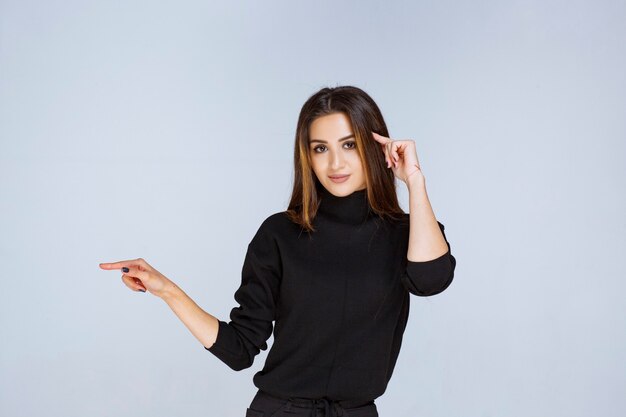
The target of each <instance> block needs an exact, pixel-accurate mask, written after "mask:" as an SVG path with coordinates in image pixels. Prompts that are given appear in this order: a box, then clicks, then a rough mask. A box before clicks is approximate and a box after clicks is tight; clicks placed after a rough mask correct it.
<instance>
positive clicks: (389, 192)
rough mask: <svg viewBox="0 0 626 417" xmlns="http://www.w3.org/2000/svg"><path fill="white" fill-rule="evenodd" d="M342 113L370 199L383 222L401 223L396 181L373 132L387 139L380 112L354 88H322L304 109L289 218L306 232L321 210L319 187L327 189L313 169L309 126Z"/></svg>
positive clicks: (301, 117) (299, 122)
mask: <svg viewBox="0 0 626 417" xmlns="http://www.w3.org/2000/svg"><path fill="white" fill-rule="evenodd" d="M339 112H343V113H345V114H346V116H347V117H348V119H349V120H350V124H351V126H352V131H353V133H354V136H355V140H356V149H357V151H358V152H359V156H360V158H361V161H362V165H363V170H364V173H365V183H366V186H367V198H368V201H369V204H370V206H371V207H372V210H373V211H374V213H376V214H377V215H378V216H380V217H383V218H384V217H387V218H389V219H392V220H400V219H402V218H403V215H404V214H405V213H404V211H403V210H402V208H401V207H400V205H399V204H398V196H397V194H396V185H395V175H394V174H393V172H392V171H391V169H389V168H387V164H386V162H385V156H384V155H385V154H384V152H383V151H382V149H381V145H380V143H378V142H377V141H376V140H375V139H374V138H373V137H372V133H371V132H376V133H378V134H379V135H383V136H386V137H389V132H388V131H387V125H386V124H385V120H384V119H383V115H382V113H381V112H380V109H379V108H378V106H377V105H376V103H375V102H374V100H372V98H371V97H370V96H369V95H368V94H367V93H366V92H365V91H363V90H361V89H360V88H357V87H353V86H349V85H346V86H337V87H333V88H331V87H324V88H322V89H321V90H319V91H318V92H316V93H315V94H313V95H312V96H311V97H309V99H308V100H307V101H306V102H305V103H304V105H303V106H302V109H301V110H300V116H299V117H298V124H297V126H296V140H295V149H294V182H293V191H292V193H291V200H290V202H289V206H288V208H287V211H286V212H287V215H288V216H289V218H290V219H291V220H292V221H293V222H294V223H297V224H299V225H300V226H302V227H303V228H304V229H305V230H307V231H315V229H314V228H313V225H312V222H313V219H314V218H315V215H316V214H317V208H318V206H319V197H318V187H323V185H322V184H321V183H320V182H319V180H318V179H317V176H316V175H315V173H314V172H313V169H312V167H311V155H310V147H309V126H310V125H311V122H313V120H315V119H316V118H318V117H320V116H325V115H329V114H333V113H339Z"/></svg>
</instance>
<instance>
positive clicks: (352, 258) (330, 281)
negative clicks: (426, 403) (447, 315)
mask: <svg viewBox="0 0 626 417" xmlns="http://www.w3.org/2000/svg"><path fill="white" fill-rule="evenodd" d="M320 193H321V202H320V207H319V209H318V212H317V216H316V217H315V219H314V222H313V225H314V227H315V228H316V231H315V232H312V233H307V232H306V231H303V230H302V229H301V227H300V226H299V225H297V224H295V223H293V222H291V221H290V220H289V218H288V217H287V215H286V213H285V212H279V213H275V214H272V215H271V216H269V217H268V218H267V219H265V221H263V223H262V224H261V226H260V227H259V229H258V231H257V232H256V234H255V235H254V237H253V238H252V241H251V242H250V244H249V245H248V250H247V253H246V257H245V260H244V264H243V269H242V280H241V285H240V287H239V288H238V289H237V291H236V292H235V300H236V301H237V302H238V303H239V306H238V307H235V308H233V309H232V310H231V313H230V319H231V321H230V322H228V323H227V322H225V321H222V320H219V330H218V334H217V340H216V341H215V343H214V344H213V346H211V347H210V348H206V347H205V349H207V350H208V351H209V352H211V353H213V354H214V355H215V356H217V357H218V358H219V359H220V360H222V361H223V362H224V363H226V364H227V365H228V366H229V367H231V368H232V369H234V370H237V371H238V370H241V369H245V368H248V367H250V366H251V365H252V362H253V360H254V358H255V356H256V355H257V354H258V353H259V352H260V350H261V349H263V350H265V349H267V343H266V342H267V340H268V339H269V337H270V336H271V334H272V327H274V329H273V330H274V343H273V345H272V347H271V349H270V351H269V353H268V356H267V359H266V362H265V366H264V367H263V369H262V370H261V371H259V372H257V373H256V374H255V375H254V378H253V382H254V385H255V386H256V387H257V388H260V389H262V390H264V391H266V392H269V393H270V394H273V395H275V396H279V397H283V398H288V397H301V398H311V399H315V398H323V397H326V398H327V399H331V400H364V401H368V400H373V399H375V398H377V397H379V396H380V395H382V394H383V393H384V392H385V389H386V387H387V383H388V382H389V379H390V378H391V375H392V372H393V369H394V366H395V364H396V359H397V358H398V354H399V352H400V345H401V342H402V335H403V333H404V329H405V327H406V324H407V318H408V314H409V301H410V300H409V299H410V295H409V294H410V293H411V294H415V295H418V296H431V295H435V294H438V293H440V292H442V291H443V290H445V289H446V288H447V287H448V286H449V285H450V283H451V282H452V278H453V276H454V268H455V265H456V260H455V258H454V257H453V256H452V254H451V253H450V244H449V243H448V252H446V253H445V254H444V255H442V256H441V257H439V258H436V259H432V260H430V261H425V262H411V261H409V260H408V259H407V249H408V241H409V214H408V213H405V215H404V220H403V221H397V222H391V221H389V220H383V219H381V218H380V217H378V216H377V215H375V214H374V213H373V212H372V211H371V210H370V206H369V204H368V200H367V190H365V189H363V190H358V191H355V192H354V193H352V194H350V195H348V196H345V197H336V196H334V195H333V194H331V193H330V192H328V191H327V190H326V189H325V188H324V187H321V190H320ZM439 227H440V229H441V231H442V233H443V230H444V226H443V224H441V223H439ZM444 238H445V233H444ZM446 242H447V238H446ZM273 322H275V325H274V326H273Z"/></svg>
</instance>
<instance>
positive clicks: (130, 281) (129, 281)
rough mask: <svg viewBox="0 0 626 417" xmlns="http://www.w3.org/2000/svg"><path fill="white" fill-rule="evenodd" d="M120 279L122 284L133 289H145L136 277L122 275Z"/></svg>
mask: <svg viewBox="0 0 626 417" xmlns="http://www.w3.org/2000/svg"><path fill="white" fill-rule="evenodd" d="M122 281H123V282H124V284H125V285H126V286H127V287H128V288H130V289H131V290H133V291H141V290H144V291H145V289H146V288H145V287H144V286H143V285H142V284H141V281H140V280H138V279H137V278H133V277H129V276H128V275H122Z"/></svg>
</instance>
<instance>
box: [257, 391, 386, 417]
mask: <svg viewBox="0 0 626 417" xmlns="http://www.w3.org/2000/svg"><path fill="white" fill-rule="evenodd" d="M339 416H343V417H378V410H377V409H376V404H374V401H373V400H372V401H369V402H366V403H355V402H348V401H331V400H328V399H325V398H324V399H318V400H308V399H302V398H289V399H287V398H278V397H275V396H272V395H270V394H268V393H267V392H265V391H261V390H259V391H258V392H257V393H256V395H255V396H254V398H253V399H252V403H251V404H250V407H249V408H248V409H247V410H246V417H339Z"/></svg>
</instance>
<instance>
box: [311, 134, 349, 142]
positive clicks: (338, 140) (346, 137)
mask: <svg viewBox="0 0 626 417" xmlns="http://www.w3.org/2000/svg"><path fill="white" fill-rule="evenodd" d="M353 137H354V134H353V133H351V134H349V135H348V136H344V137H343V138H340V139H337V142H341V141H342V140H346V139H350V138H353ZM313 142H319V143H328V142H326V141H325V140H321V139H310V140H309V143H313Z"/></svg>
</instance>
